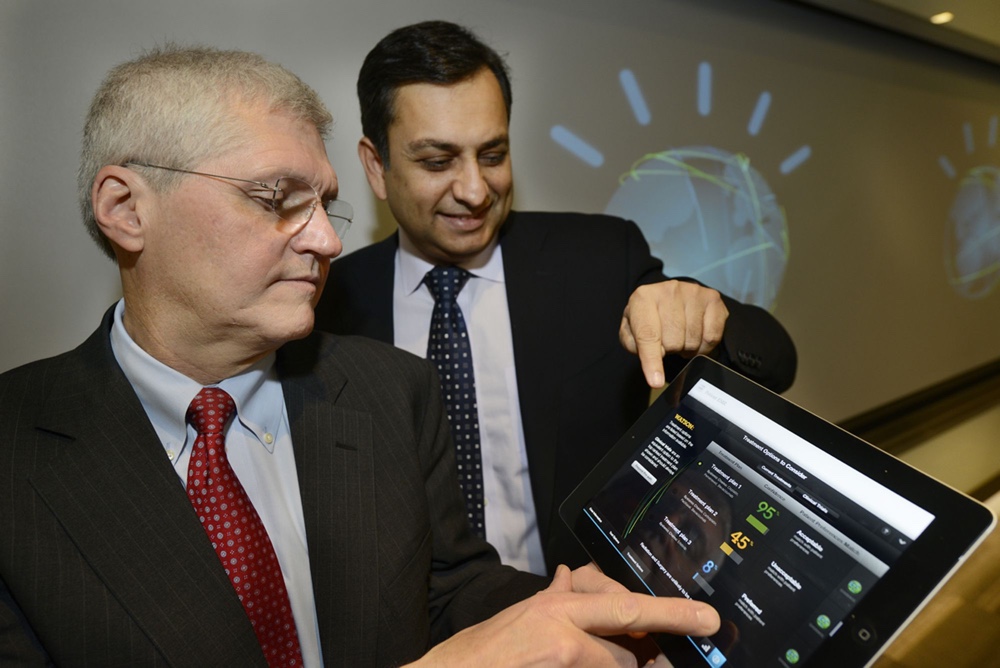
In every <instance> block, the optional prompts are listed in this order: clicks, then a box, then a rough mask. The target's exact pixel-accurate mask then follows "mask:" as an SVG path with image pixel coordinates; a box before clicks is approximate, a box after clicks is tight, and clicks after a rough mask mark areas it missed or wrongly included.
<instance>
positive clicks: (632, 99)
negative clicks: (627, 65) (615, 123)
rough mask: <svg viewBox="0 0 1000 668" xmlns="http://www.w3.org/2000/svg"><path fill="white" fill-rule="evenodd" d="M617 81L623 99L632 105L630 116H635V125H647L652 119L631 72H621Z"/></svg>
mask: <svg viewBox="0 0 1000 668" xmlns="http://www.w3.org/2000/svg"><path fill="white" fill-rule="evenodd" d="M618 81H620V82H621V84H622V90H624V91H625V98H626V99H627V100H628V103H629V104H630V105H632V114H633V115H634V116H635V121H636V123H638V124H639V125H649V122H650V121H651V120H653V117H652V115H651V114H650V113H649V107H648V106H647V105H646V98H645V97H643V95H642V90H641V89H640V88H639V82H638V81H636V80H635V75H634V74H633V73H632V70H622V71H621V73H620V74H619V75H618Z"/></svg>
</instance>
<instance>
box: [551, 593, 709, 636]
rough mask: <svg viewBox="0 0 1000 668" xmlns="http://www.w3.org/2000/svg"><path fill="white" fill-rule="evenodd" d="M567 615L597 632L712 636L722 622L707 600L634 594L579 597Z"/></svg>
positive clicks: (606, 633)
mask: <svg viewBox="0 0 1000 668" xmlns="http://www.w3.org/2000/svg"><path fill="white" fill-rule="evenodd" d="M566 614H567V617H568V618H569V620H570V621H571V622H572V623H573V624H574V626H576V627H577V628H580V629H583V630H584V631H587V632H589V633H594V634H598V635H617V634H622V633H628V632H631V631H646V632H650V633H675V634H679V635H693V636H709V635H712V634H713V633H715V632H716V631H718V630H719V623H720V622H719V613H717V612H716V611H715V608H713V607H712V606H710V605H708V604H707V603H702V602H701V601H693V600H690V599H685V598H663V597H661V598H657V597H654V596H648V595H646V594H634V593H616V594H587V595H584V596H578V597H575V598H574V599H573V601H572V602H571V603H569V604H568V605H567V608H566Z"/></svg>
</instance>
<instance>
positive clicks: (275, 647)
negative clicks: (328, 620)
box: [187, 387, 302, 667]
mask: <svg viewBox="0 0 1000 668" xmlns="http://www.w3.org/2000/svg"><path fill="white" fill-rule="evenodd" d="M235 410H236V404H234V403H233V398H232V397H230V396H229V395H228V394H227V393H226V392H225V390H220V389H219V388H217V387H206V388H203V389H202V390H201V392H199V393H198V396H196V397H195V398H194V399H193V400H192V401H191V405H190V406H189V407H188V410H187V421H188V424H190V425H192V426H193V427H194V428H195V431H197V432H198V438H197V439H195V442H194V449H193V450H192V451H191V462H190V464H189V465H188V476H187V492H188V498H190V499H191V505H193V506H194V509H195V511H196V512H197V513H198V519H199V520H201V525H202V527H204V529H205V533H207V534H208V537H209V539H210V540H211V541H212V547H214V548H215V552H216V554H218V555H219V561H221V562H222V566H223V567H224V568H225V569H226V575H228V576H229V581H230V582H231V583H232V585H233V588H234V589H235V590H236V593H237V595H238V596H239V597H240V602H241V603H243V609H244V610H246V613H247V617H249V618H250V623H251V624H252V625H253V630H254V633H255V634H257V641H258V642H259V643H260V647H261V649H262V650H263V651H264V656H265V657H266V658H267V663H268V665H269V666H272V667H274V666H301V665H302V651H301V650H300V648H299V637H298V634H297V633H296V630H295V620H294V619H293V617H292V606H291V604H290V603H289V601H288V592H287V591H286V590H285V580H284V578H283V577H282V576H281V568H280V566H279V565H278V557H277V556H276V555H275V553H274V547H273V546H272V545H271V539H270V538H268V536H267V530H266V529H264V524H263V523H262V522H261V521H260V516H259V515H258V514H257V511H256V510H255V509H254V507H253V504H252V503H250V497H248V496H247V493H246V490H245V489H243V485H241V484H240V481H239V479H238V478H237V477H236V473H235V472H234V471H233V468H232V466H230V465H229V459H228V458H227V457H226V443H225V439H224V436H223V433H224V430H225V427H226V423H227V422H228V421H229V418H230V417H232V415H233V413H234V412H235Z"/></svg>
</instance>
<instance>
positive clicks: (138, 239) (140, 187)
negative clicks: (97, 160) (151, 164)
mask: <svg viewBox="0 0 1000 668" xmlns="http://www.w3.org/2000/svg"><path fill="white" fill-rule="evenodd" d="M148 192H150V191H149V187H148V186H147V185H146V183H145V182H144V181H143V180H142V177H140V176H139V175H138V174H137V173H136V172H134V171H133V170H131V169H129V168H128V167H121V166H119V165H105V166H104V167H102V168H101V169H100V170H99V171H98V172H97V176H96V177H95V178H94V185H93V186H92V187H91V190H90V201H91V204H92V205H93V207H94V218H95V219H96V220H97V226H98V227H99V228H100V229H101V232H103V233H104V236H106V237H107V238H108V240H109V241H111V243H112V244H114V245H115V246H116V247H118V248H121V249H122V250H123V251H125V252H127V253H138V252H140V251H142V248H143V243H144V239H143V224H142V216H141V213H140V207H139V206H138V202H139V199H140V195H141V194H142V193H148Z"/></svg>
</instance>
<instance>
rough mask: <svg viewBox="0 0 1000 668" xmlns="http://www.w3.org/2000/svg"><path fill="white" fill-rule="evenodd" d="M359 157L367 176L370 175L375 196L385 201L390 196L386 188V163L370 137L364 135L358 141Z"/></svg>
mask: <svg viewBox="0 0 1000 668" xmlns="http://www.w3.org/2000/svg"><path fill="white" fill-rule="evenodd" d="M358 157H359V158H360V159H361V166H362V167H364V168H365V176H367V177H368V185H369V186H371V189H372V192H373V193H375V197H378V198H379V199H380V200H383V201H384V200H385V199H386V197H387V196H388V195H387V192H386V188H385V165H384V164H383V163H382V158H381V157H380V156H379V154H378V151H377V150H376V149H375V144H373V143H372V140H371V139H369V138H368V137H362V138H361V141H359V142H358Z"/></svg>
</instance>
